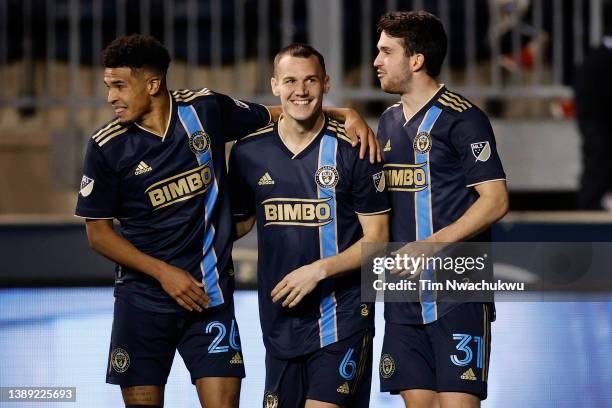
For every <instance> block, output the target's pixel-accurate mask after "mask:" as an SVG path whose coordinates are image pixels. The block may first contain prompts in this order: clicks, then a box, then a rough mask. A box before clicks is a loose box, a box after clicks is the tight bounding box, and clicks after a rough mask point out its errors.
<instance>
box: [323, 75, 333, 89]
mask: <svg viewBox="0 0 612 408" xmlns="http://www.w3.org/2000/svg"><path fill="white" fill-rule="evenodd" d="M330 89H331V79H329V75H325V78H323V93H328V92H329V90H330Z"/></svg>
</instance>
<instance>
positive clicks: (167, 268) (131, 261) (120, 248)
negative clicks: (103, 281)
mask: <svg viewBox="0 0 612 408" xmlns="http://www.w3.org/2000/svg"><path fill="white" fill-rule="evenodd" d="M86 228H87V239H88V240H89V246H90V247H91V248H92V249H93V250H95V251H96V252H98V253H100V254H101V255H103V256H105V257H106V258H108V259H110V260H112V261H114V262H117V263H118V264H120V265H125V266H127V267H128V268H131V269H134V270H137V271H139V272H142V273H144V274H147V275H149V276H151V277H153V278H155V279H157V280H158V281H159V282H160V283H161V285H162V287H163V289H164V290H165V291H166V292H167V293H168V294H169V295H170V296H172V298H173V299H174V300H176V302H177V303H178V304H179V305H181V306H182V307H183V308H185V309H187V310H189V311H193V310H194V309H195V310H197V311H200V312H201V311H202V309H203V308H205V307H207V306H208V302H209V299H208V296H207V295H206V293H205V292H204V291H203V290H202V287H203V286H204V285H203V284H202V283H201V282H198V281H196V280H195V279H194V277H193V276H191V274H189V273H188V272H187V271H184V270H182V269H180V268H177V267H174V266H172V265H170V264H167V263H166V262H163V261H161V260H159V259H157V258H154V257H152V256H149V255H147V254H145V253H144V252H142V251H140V250H138V249H137V248H136V247H135V246H134V245H132V244H131V243H130V242H129V241H127V240H126V239H125V238H123V237H122V236H120V235H119V234H118V233H117V232H116V231H115V229H114V228H113V222H112V220H109V219H103V220H90V219H88V220H87V223H86Z"/></svg>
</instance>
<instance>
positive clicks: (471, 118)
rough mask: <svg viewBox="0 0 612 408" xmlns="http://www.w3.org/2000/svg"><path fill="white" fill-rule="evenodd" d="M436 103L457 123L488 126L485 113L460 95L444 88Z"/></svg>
mask: <svg viewBox="0 0 612 408" xmlns="http://www.w3.org/2000/svg"><path fill="white" fill-rule="evenodd" d="M436 105H437V106H438V107H439V108H441V109H442V110H443V111H445V112H446V113H448V114H449V115H450V116H451V117H452V118H453V119H454V120H455V122H457V123H461V124H464V125H470V126H490V123H489V118H487V115H486V114H485V113H484V112H483V111H482V110H481V109H480V108H478V107H477V106H476V105H474V104H473V103H472V102H470V101H469V100H468V99H467V98H465V97H463V96H462V95H460V94H458V93H456V92H452V91H449V90H448V89H445V90H444V92H442V93H441V94H440V95H439V97H438V99H437V100H436Z"/></svg>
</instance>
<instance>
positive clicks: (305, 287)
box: [271, 261, 325, 308]
mask: <svg viewBox="0 0 612 408" xmlns="http://www.w3.org/2000/svg"><path fill="white" fill-rule="evenodd" d="M323 279H325V271H324V270H323V268H322V267H321V263H320V261H317V262H313V263H311V264H309V265H304V266H302V267H300V268H298V269H296V270H294V271H293V272H291V273H289V274H287V275H286V276H285V277H284V278H283V279H282V280H281V281H280V282H279V283H278V284H277V285H276V287H275V288H274V289H273V290H272V293H271V295H272V301H273V302H274V303H276V302H278V301H279V300H281V299H283V298H284V299H285V300H284V301H283V307H287V306H288V307H289V308H292V307H294V306H297V304H298V303H300V301H301V300H302V299H303V298H304V296H306V295H307V294H309V293H310V292H312V290H313V289H314V288H315V287H316V286H317V283H319V281H321V280H323Z"/></svg>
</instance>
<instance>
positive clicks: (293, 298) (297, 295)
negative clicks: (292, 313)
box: [283, 291, 305, 309]
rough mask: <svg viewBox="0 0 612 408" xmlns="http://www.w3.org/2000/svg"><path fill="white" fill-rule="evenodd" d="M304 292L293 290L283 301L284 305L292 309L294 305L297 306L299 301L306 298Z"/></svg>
mask: <svg viewBox="0 0 612 408" xmlns="http://www.w3.org/2000/svg"><path fill="white" fill-rule="evenodd" d="M304 296H305V294H304V292H302V291H293V292H291V293H290V294H289V296H287V299H286V300H285V301H284V302H283V306H288V307H289V309H291V308H292V307H294V306H297V304H298V303H300V302H301V300H302V299H304Z"/></svg>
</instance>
